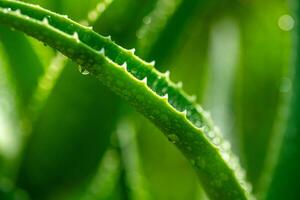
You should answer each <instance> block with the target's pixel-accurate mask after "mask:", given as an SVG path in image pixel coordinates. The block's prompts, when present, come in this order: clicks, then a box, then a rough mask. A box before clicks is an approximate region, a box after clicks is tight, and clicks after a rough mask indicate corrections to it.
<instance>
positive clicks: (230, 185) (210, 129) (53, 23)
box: [0, 1, 250, 199]
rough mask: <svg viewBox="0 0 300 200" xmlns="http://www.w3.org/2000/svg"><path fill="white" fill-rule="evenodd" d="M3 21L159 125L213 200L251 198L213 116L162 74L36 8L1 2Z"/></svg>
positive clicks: (128, 52)
mask: <svg viewBox="0 0 300 200" xmlns="http://www.w3.org/2000/svg"><path fill="white" fill-rule="evenodd" d="M0 7H1V8H0V9H1V10H0V15H1V18H0V20H1V22H2V23H5V24H8V25H10V26H11V27H14V28H15V29H19V30H21V31H24V32H25V33H27V34H29V35H31V36H33V37H35V38H37V39H39V40H41V41H42V42H44V43H46V44H48V45H49V46H52V47H54V48H56V49H58V50H59V51H61V52H62V53H63V54H65V55H66V56H68V57H69V58H71V59H72V60H74V61H75V62H76V63H78V64H79V65H81V66H82V70H81V72H82V73H83V74H91V75H93V76H96V77H97V78H98V79H99V80H100V81H102V83H103V84H105V85H107V86H108V87H109V88H111V89H112V90H113V91H114V92H116V93H117V94H118V95H120V96H121V97H122V98H124V99H125V100H127V101H128V102H129V103H130V104H131V105H133V106H134V107H135V108H136V109H137V110H139V111H140V112H141V113H143V114H144V115H145V116H146V117H147V118H149V119H150V120H151V121H152V122H153V123H155V124H156V125H157V126H158V127H159V128H160V129H161V130H162V131H163V132H164V133H165V135H166V136H167V137H168V138H169V140H170V141H171V142H173V143H174V144H175V145H176V146H177V147H178V148H179V149H180V150H181V151H182V152H183V154H184V155H185V156H186V157H187V158H188V159H189V160H190V162H191V163H192V164H193V165H194V169H195V170H196V172H197V174H198V176H199V177H200V180H201V181H202V183H203V185H204V187H205V188H206V192H207V194H208V195H209V196H210V197H211V198H212V199H218V198H223V199H247V198H250V193H249V190H250V189H249V185H248V183H246V182H245V180H244V173H243V171H242V169H241V167H240V166H239V163H238V160H237V157H235V156H234V155H233V153H231V151H230V145H229V143H228V142H227V141H225V140H224V139H223V138H222V136H221V133H220V131H219V130H218V128H217V127H215V126H214V125H213V123H212V121H211V119H210V116H209V115H208V114H207V113H206V112H205V111H204V110H203V109H202V108H201V107H200V106H199V105H197V104H196V103H195V102H194V101H193V99H192V98H190V97H189V96H188V95H187V94H186V93H185V92H184V91H183V90H182V88H181V87H182V85H181V83H179V84H174V83H173V82H172V81H171V80H170V78H169V72H168V71H167V72H166V73H161V72H159V71H157V70H155V68H154V63H153V62H151V63H148V62H145V61H143V60H141V59H140V58H138V57H137V56H135V55H134V50H126V49H124V48H122V47H120V46H118V45H117V44H115V43H114V42H113V41H112V40H111V38H110V37H103V36H101V35H98V34H96V33H95V32H93V30H92V29H91V28H90V27H85V26H81V25H79V24H77V23H75V22H73V21H72V20H70V19H68V18H67V17H66V16H62V15H59V14H56V13H53V12H50V11H47V10H45V9H42V8H40V7H38V6H34V5H29V4H26V3H21V2H17V1H0Z"/></svg>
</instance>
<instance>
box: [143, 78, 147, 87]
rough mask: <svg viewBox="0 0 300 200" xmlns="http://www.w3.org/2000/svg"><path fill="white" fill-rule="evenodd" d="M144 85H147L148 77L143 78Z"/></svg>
mask: <svg viewBox="0 0 300 200" xmlns="http://www.w3.org/2000/svg"><path fill="white" fill-rule="evenodd" d="M142 83H144V84H146V85H147V77H145V78H143V80H142Z"/></svg>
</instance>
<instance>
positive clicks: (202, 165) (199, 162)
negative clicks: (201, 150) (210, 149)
mask: <svg viewBox="0 0 300 200" xmlns="http://www.w3.org/2000/svg"><path fill="white" fill-rule="evenodd" d="M196 165H197V167H199V168H201V169H204V168H205V167H206V161H205V160H204V159H202V157H198V158H197V161H196Z"/></svg>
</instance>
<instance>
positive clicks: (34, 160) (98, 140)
mask: <svg viewBox="0 0 300 200" xmlns="http://www.w3.org/2000/svg"><path fill="white" fill-rule="evenodd" d="M71 66H72V65H70V66H67V67H66V68H65V69H64V71H63V72H62V75H61V77H60V78H59V80H58V82H57V83H56V86H55V88H54V89H53V91H52V93H51V95H50V96H49V99H48V100H47V103H46V105H45V107H44V109H43V111H42V112H41V113H40V116H39V118H38V119H37V120H36V123H35V124H34V126H33V130H32V137H31V138H30V141H28V144H27V148H26V149H25V152H24V154H23V155H24V157H23V160H22V162H21V165H20V170H19V175H18V180H17V183H18V185H19V186H20V187H22V188H24V189H26V190H27V191H28V192H29V193H30V194H31V196H32V197H35V198H38V199H43V198H47V195H50V194H51V195H52V194H54V193H59V191H62V190H65V191H72V188H76V187H79V186H80V185H81V184H82V183H84V182H85V181H88V180H89V179H90V177H91V175H92V174H93V173H94V171H95V170H96V168H97V166H98V163H99V161H100V159H101V157H102V156H103V154H104V152H105V150H106V148H107V147H108V144H109V138H110V134H111V132H112V130H113V128H114V124H115V120H116V119H115V116H116V115H117V109H118V107H117V106H116V100H117V99H116V98H115V97H114V96H113V95H112V94H111V93H110V92H109V91H107V90H106V88H103V86H98V85H97V84H96V83H97V82H96V80H95V79H86V78H85V77H82V75H80V74H79V73H77V71H76V70H74V69H73V68H71ZM95 84H96V85H95ZM74 88H76V91H77V92H74ZM78 91H80V93H81V94H80V96H78ZM103 95H104V96H106V98H103ZM90 97H91V98H90ZM96 102H101V104H99V105H97V106H95V105H94V104H95V103H96ZM62 111H63V112H62ZM82 113H89V116H82ZM107 113H110V115H107ZM57 114H59V115H60V119H59V121H58V120H57V117H56V116H57ZM55 124H61V125H60V126H59V127H58V126H55ZM59 152H61V153H59ZM74 152H76V153H74ZM79 158H81V159H79ZM45 172H47V173H45Z"/></svg>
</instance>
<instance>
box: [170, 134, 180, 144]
mask: <svg viewBox="0 0 300 200" xmlns="http://www.w3.org/2000/svg"><path fill="white" fill-rule="evenodd" d="M168 139H169V140H170V141H171V142H172V143H174V144H175V143H178V142H179V138H178V136H177V135H175V134H169V135H168Z"/></svg>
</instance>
